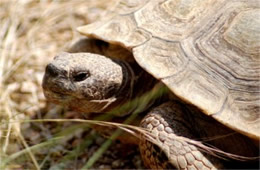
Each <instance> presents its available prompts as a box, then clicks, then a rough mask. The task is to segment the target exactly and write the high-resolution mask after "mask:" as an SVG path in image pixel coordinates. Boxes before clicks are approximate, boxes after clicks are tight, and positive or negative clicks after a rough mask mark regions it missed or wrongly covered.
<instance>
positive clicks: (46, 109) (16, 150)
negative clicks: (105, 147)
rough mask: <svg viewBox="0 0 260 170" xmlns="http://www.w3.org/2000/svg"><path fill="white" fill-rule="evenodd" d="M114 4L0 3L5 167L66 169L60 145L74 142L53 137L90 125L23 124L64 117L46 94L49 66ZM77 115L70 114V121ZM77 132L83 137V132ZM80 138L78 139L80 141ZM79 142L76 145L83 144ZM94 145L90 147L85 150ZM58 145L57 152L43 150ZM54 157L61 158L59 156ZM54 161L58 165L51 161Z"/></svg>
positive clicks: (91, 0) (0, 132) (0, 133)
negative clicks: (81, 28)
mask: <svg viewBox="0 0 260 170" xmlns="http://www.w3.org/2000/svg"><path fill="white" fill-rule="evenodd" d="M113 2H114V1H112V0H111V1H107V0H98V1H96V0H76V1H64V0H61V1H50V0H49V1H48V0H40V1H35V0H16V1H15V0H1V1H0V120H1V124H0V162H1V163H3V162H4V163H6V164H1V166H5V168H10V169H12V168H28V169H32V168H33V169H42V168H45V167H48V168H50V167H52V168H55V167H56V168H60V167H61V166H62V163H63V162H62V161H63V160H61V159H62V158H63V155H59V154H61V152H56V151H60V150H64V149H67V148H63V147H62V145H57V143H59V142H60V143H62V142H63V143H66V142H68V141H69V139H71V138H70V137H67V138H66V139H64V138H63V139H62V142H61V140H60V138H59V135H57V134H56V135H53V133H55V132H60V134H62V133H63V134H70V133H71V132H72V131H73V132H75V131H76V130H75V129H81V130H82V129H86V128H87V127H86V125H82V124H80V125H79V124H70V123H67V124H65V123H64V124H65V125H59V126H57V125H56V124H55V125H54V124H53V123H49V124H44V125H43V123H22V122H23V120H28V119H32V118H33V119H41V118H42V117H44V118H59V115H58V114H59V108H57V107H55V106H53V105H50V104H47V103H46V101H45V98H44V96H43V93H42V89H41V81H42V77H43V73H44V68H45V65H46V64H47V63H48V62H49V61H50V60H51V59H52V58H53V56H55V54H56V53H57V52H59V51H62V50H64V49H66V48H68V47H69V46H70V45H71V44H72V43H73V42H74V41H75V40H77V39H78V38H79V37H80V35H79V34H78V33H77V32H76V27H78V26H80V25H84V24H87V23H90V22H92V21H94V20H96V19H98V18H99V17H100V16H102V15H104V11H105V9H106V8H109V7H111V6H112V5H113ZM72 114H73V113H71V112H68V113H67V114H65V118H69V117H71V116H72ZM66 116H67V117H66ZM8 122H13V123H8ZM14 122H15V123H14ZM46 126H47V128H46ZM64 127H66V128H64ZM67 127H69V128H67ZM77 133H80V135H82V133H83V132H82V131H80V132H77ZM91 134H92V135H91V136H95V134H93V133H92V132H91ZM80 135H78V136H79V137H78V138H77V140H80V137H81V136H80ZM91 136H90V137H89V138H91ZM77 140H76V142H75V141H74V142H75V143H73V144H72V145H74V146H75V145H77V142H78V141H77ZM89 141H90V143H91V141H92V142H93V140H89ZM55 142H56V143H55ZM78 143H80V142H78ZM90 143H88V142H85V143H84V145H83V146H85V147H86V146H88V145H90ZM53 145H55V147H53V148H52V150H54V151H53V152H47V151H46V150H42V148H47V146H53ZM59 147H60V148H59ZM48 149H49V148H48ZM48 149H47V150H48ZM64 152H65V151H64ZM50 153H51V154H52V155H50ZM53 154H57V155H56V157H55V155H54V156H53ZM71 154H72V157H73V153H71ZM74 154H75V153H74ZM66 156H68V157H69V156H71V155H69V154H67V155H66ZM50 158H51V159H53V158H54V159H55V158H56V159H57V160H51V161H50ZM58 159H60V160H58ZM82 161H84V160H82ZM85 161H86V160H85ZM46 162H47V163H46ZM65 166H66V165H65ZM75 167H77V166H75ZM2 168H3V167H2Z"/></svg>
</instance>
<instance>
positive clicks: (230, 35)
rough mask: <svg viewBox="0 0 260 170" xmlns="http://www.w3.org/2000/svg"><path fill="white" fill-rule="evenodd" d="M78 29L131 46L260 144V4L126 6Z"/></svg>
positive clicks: (168, 80) (200, 0)
mask: <svg viewBox="0 0 260 170" xmlns="http://www.w3.org/2000/svg"><path fill="white" fill-rule="evenodd" d="M78 30H79V32H80V33H82V34H84V35H86V36H88V37H92V38H97V39H101V40H104V41H106V42H109V43H112V44H119V45H121V46H123V47H125V48H126V49H128V50H130V51H131V52H132V53H133V55H134V58H135V59H136V61H137V62H138V64H139V65H140V66H141V67H143V68H144V69H145V70H146V71H147V72H149V73H150V74H151V75H153V76H154V77H156V78H157V79H159V80H160V81H162V82H163V83H164V84H166V85H167V86H168V87H169V88H170V89H171V91H172V92H173V93H174V94H176V95H177V96H178V97H180V98H181V99H182V100H184V101H186V102H188V103H191V104H193V105H195V106H197V107H198V108H200V109H201V110H202V111H203V112H204V113H205V114H206V115H208V116H212V117H213V118H215V119H216V120H218V121H219V122H221V123H223V124H224V125H226V126H228V127H230V128H232V129H234V130H236V131H238V132H240V133H242V134H245V135H247V136H249V137H251V138H253V139H257V140H259V139H260V118H259V117H260V116H259V115H260V94H259V93H260V91H259V89H260V3H259V0H236V1H233V0H156V1H155V0H146V1H145V0H135V1H133V0H129V1H120V2H119V3H118V5H117V7H116V8H115V10H114V11H113V12H112V13H111V14H110V15H108V16H106V17H104V18H102V20H100V21H97V22H95V23H92V24H90V25H86V26H82V27H80V28H78Z"/></svg>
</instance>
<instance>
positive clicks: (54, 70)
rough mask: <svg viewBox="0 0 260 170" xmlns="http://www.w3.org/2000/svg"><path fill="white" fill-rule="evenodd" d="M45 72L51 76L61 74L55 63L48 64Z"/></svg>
mask: <svg viewBox="0 0 260 170" xmlns="http://www.w3.org/2000/svg"><path fill="white" fill-rule="evenodd" d="M45 72H46V73H47V74H49V75H50V76H51V77H56V76H58V75H59V70H58V68H57V67H55V66H54V65H53V64H48V65H47V66H46V69H45Z"/></svg>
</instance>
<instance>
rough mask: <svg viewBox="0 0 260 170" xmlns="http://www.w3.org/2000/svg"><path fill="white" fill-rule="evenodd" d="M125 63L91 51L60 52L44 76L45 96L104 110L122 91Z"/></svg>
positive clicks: (75, 106)
mask: <svg viewBox="0 0 260 170" xmlns="http://www.w3.org/2000/svg"><path fill="white" fill-rule="evenodd" d="M128 73H129V72H128V70H127V67H125V64H124V63H123V62H121V61H116V60H112V59H110V58H107V57H105V56H102V55H98V54H92V53H65V52H63V53H60V54H59V55H57V56H56V57H55V58H54V60H53V61H52V62H51V63H49V64H48V65H47V67H46V70H45V75H44V78H43V84H42V86H43V89H44V94H45V96H46V98H47V99H48V100H49V101H52V102H54V103H57V104H62V105H65V106H69V107H71V108H73V109H76V110H79V111H84V112H101V111H104V110H105V109H106V108H107V107H108V106H109V105H110V104H111V103H114V101H117V100H119V99H120V97H121V96H122V94H123V91H124V86H125V84H126V78H125V77H129V76H127V74H128Z"/></svg>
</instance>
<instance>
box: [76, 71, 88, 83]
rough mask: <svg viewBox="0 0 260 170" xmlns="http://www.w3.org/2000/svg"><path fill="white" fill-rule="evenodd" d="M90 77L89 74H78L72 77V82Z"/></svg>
mask: <svg viewBox="0 0 260 170" xmlns="http://www.w3.org/2000/svg"><path fill="white" fill-rule="evenodd" d="M89 76H90V74H89V72H78V73H76V74H74V75H73V80H74V81H76V82H80V81H83V80H85V79H87V78H88V77H89Z"/></svg>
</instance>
